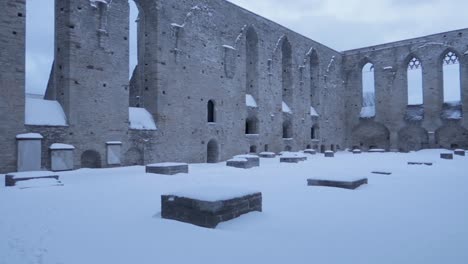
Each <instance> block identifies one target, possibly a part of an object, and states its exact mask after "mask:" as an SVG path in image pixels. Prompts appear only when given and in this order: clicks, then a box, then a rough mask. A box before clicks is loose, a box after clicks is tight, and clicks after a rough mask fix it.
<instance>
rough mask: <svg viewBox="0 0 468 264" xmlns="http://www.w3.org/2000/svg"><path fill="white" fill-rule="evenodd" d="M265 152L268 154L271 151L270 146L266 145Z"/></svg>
mask: <svg viewBox="0 0 468 264" xmlns="http://www.w3.org/2000/svg"><path fill="white" fill-rule="evenodd" d="M263 149H264V151H265V152H268V151H269V149H270V146H268V144H265V147H264V148H263Z"/></svg>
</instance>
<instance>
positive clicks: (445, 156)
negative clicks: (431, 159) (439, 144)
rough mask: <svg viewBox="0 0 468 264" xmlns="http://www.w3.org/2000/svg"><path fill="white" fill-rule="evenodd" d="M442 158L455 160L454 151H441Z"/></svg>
mask: <svg viewBox="0 0 468 264" xmlns="http://www.w3.org/2000/svg"><path fill="white" fill-rule="evenodd" d="M440 158H441V159H447V160H453V154H452V153H441V154H440Z"/></svg>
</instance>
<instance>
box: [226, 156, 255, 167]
mask: <svg viewBox="0 0 468 264" xmlns="http://www.w3.org/2000/svg"><path fill="white" fill-rule="evenodd" d="M226 166H228V167H233V168H239V169H250V168H253V167H254V166H253V164H252V163H251V162H249V161H248V160H247V159H243V158H234V159H230V160H228V161H226Z"/></svg>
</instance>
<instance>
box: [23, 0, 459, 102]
mask: <svg viewBox="0 0 468 264" xmlns="http://www.w3.org/2000/svg"><path fill="white" fill-rule="evenodd" d="M231 2H233V3H235V4H238V5H240V6H242V7H244V8H246V9H248V10H251V11H253V12H255V13H258V14H260V15H262V16H265V17H266V18H268V19H270V20H273V21H275V22H277V23H279V24H282V25H284V26H286V27H289V28H291V29H292V30H294V31H296V32H298V33H301V34H303V35H305V36H308V37H310V38H311V39H314V40H316V41H318V42H321V43H323V44H325V45H328V46H330V47H331V48H334V49H336V50H348V49H353V48H359V47H365V46H370V45H375V44H381V43H385V42H390V41H396V40H402V39H406V38H412V37H418V36H424V35H427V34H432V33H438V32H443V31H448V30H454V29H460V28H465V27H468V23H467V20H466V17H465V16H461V15H454V13H453V12H451V11H450V10H454V8H455V9H456V10H468V1H466V0H445V1H442V0H413V1H406V0H379V1H375V0H347V1H343V0H290V1H284V0H255V1H253V0H231ZM53 3H54V0H28V3H27V53H26V55H27V56H26V61H27V77H26V79H27V81H26V90H27V92H29V93H44V91H45V87H46V85H47V81H48V77H49V73H50V67H51V64H52V60H53V49H54V47H53V38H54V29H53V28H54V21H53V17H54V10H53ZM131 8H132V12H131V16H132V17H131V19H130V21H131V23H130V26H131V39H135V37H134V36H135V35H134V34H135V23H134V21H135V19H136V17H137V10H136V7H135V5H134V3H133V1H131ZM443 10H447V11H443ZM455 14H458V13H457V12H455ZM130 61H131V63H130V64H131V65H130V67H131V69H133V67H134V66H135V64H136V47H135V46H134V44H133V43H131V57H130ZM450 96H452V95H448V96H446V97H447V98H448V97H450Z"/></svg>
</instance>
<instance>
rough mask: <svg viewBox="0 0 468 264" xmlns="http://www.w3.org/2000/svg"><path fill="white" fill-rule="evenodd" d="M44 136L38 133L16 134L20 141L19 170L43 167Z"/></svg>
mask: <svg viewBox="0 0 468 264" xmlns="http://www.w3.org/2000/svg"><path fill="white" fill-rule="evenodd" d="M42 138H43V137H42V136H41V135H40V134H37V133H28V134H20V135H17V136H16V140H17V143H18V153H17V154H18V159H17V166H18V167H17V170H18V171H38V170H40V169H41V159H42V147H41V140H42Z"/></svg>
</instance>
